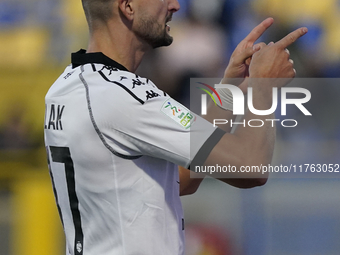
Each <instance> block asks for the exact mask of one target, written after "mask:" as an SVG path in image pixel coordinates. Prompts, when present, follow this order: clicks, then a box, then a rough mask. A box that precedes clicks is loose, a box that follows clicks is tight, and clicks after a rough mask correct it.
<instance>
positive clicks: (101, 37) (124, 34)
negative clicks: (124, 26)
mask: <svg viewBox="0 0 340 255" xmlns="http://www.w3.org/2000/svg"><path fill="white" fill-rule="evenodd" d="M117 30H118V29H117V27H116V29H115V31H111V30H109V29H105V28H104V29H97V30H96V31H95V32H93V33H92V34H91V35H90V41H89V45H88V48H87V52H102V53H103V54H105V55H106V56H107V57H109V58H111V59H113V60H115V61H116V62H118V63H119V64H121V65H123V66H124V67H126V68H127V69H128V70H129V71H131V72H135V71H136V69H137V68H138V66H139V64H140V63H141V61H142V58H143V56H144V54H145V53H146V51H147V50H149V49H151V47H150V46H147V45H145V44H144V43H143V42H141V41H140V40H138V39H137V38H136V37H135V35H134V34H132V33H131V32H130V31H117Z"/></svg>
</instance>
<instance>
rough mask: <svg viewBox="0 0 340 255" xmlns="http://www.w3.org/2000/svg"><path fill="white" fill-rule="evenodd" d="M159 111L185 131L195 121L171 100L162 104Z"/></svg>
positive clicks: (194, 118)
mask: <svg viewBox="0 0 340 255" xmlns="http://www.w3.org/2000/svg"><path fill="white" fill-rule="evenodd" d="M161 111H162V112H163V113H164V114H165V115H167V116H168V117H170V118H171V119H172V120H173V121H175V122H176V123H178V124H179V125H181V126H182V127H184V128H185V129H187V128H189V127H190V126H191V125H192V124H193V122H194V121H195V120H196V117H195V116H194V115H193V114H192V113H191V112H190V111H189V110H188V109H187V108H185V107H184V106H183V105H181V104H180V103H178V102H176V101H175V100H173V99H172V98H170V99H168V100H166V101H165V102H164V104H163V105H162V108H161Z"/></svg>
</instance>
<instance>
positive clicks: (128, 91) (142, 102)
mask: <svg viewBox="0 0 340 255" xmlns="http://www.w3.org/2000/svg"><path fill="white" fill-rule="evenodd" d="M98 73H99V74H100V75H101V76H102V77H103V79H104V80H105V81H107V82H111V83H114V84H116V85H118V86H119V87H121V88H123V89H124V90H125V91H126V92H127V93H129V94H130V95H131V96H132V97H133V98H134V99H136V100H137V101H138V102H140V103H141V104H144V103H145V102H144V101H143V100H142V99H140V98H139V97H137V96H136V95H135V94H134V93H133V92H132V91H131V90H129V89H128V88H127V87H125V86H124V85H123V84H121V83H119V82H116V81H110V80H109V78H107V77H106V76H105V74H104V73H103V72H102V71H98Z"/></svg>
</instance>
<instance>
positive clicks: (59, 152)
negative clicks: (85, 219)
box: [50, 146, 84, 255]
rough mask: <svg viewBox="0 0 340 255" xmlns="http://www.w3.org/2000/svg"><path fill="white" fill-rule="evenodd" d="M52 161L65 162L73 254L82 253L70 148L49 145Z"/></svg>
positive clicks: (81, 237)
mask: <svg viewBox="0 0 340 255" xmlns="http://www.w3.org/2000/svg"><path fill="white" fill-rule="evenodd" d="M50 150H51V156H52V161H53V162H59V163H64V164H65V175H66V183H67V191H68V196H69V200H70V208H71V213H72V218H73V224H74V229H75V239H74V254H76V255H82V254H83V243H84V235H83V230H82V228H81V218H80V212H79V200H78V197H77V193H76V183H75V179H74V167H73V160H72V158H71V153H70V149H69V148H68V147H55V146H50Z"/></svg>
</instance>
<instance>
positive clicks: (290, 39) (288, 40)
mask: <svg viewBox="0 0 340 255" xmlns="http://www.w3.org/2000/svg"><path fill="white" fill-rule="evenodd" d="M307 32H308V29H307V28H306V27H300V28H298V29H296V30H295V31H293V32H291V33H289V34H288V35H286V36H285V37H283V38H282V39H281V40H280V41H278V42H277V43H275V44H276V45H278V46H279V47H281V48H282V49H284V48H287V47H288V46H289V45H291V44H292V43H294V42H295V41H296V40H297V39H299V38H300V37H301V36H303V35H305V34H306V33H307Z"/></svg>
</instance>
